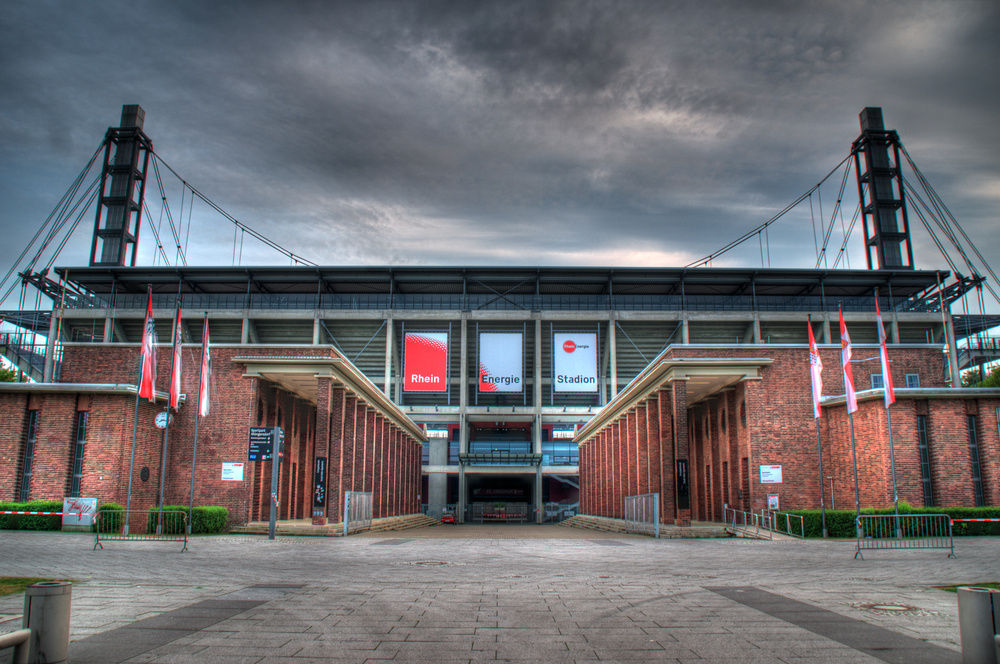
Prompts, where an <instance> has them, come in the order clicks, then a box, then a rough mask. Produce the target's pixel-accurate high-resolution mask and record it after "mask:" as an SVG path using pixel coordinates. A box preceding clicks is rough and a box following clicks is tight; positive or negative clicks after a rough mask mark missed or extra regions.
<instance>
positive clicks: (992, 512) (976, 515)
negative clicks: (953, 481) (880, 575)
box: [788, 501, 1000, 539]
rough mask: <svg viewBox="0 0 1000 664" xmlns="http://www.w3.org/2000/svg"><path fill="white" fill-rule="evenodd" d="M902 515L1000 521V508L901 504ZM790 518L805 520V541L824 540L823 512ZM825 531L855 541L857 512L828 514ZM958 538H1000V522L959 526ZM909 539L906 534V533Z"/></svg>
mask: <svg viewBox="0 0 1000 664" xmlns="http://www.w3.org/2000/svg"><path fill="white" fill-rule="evenodd" d="M899 513H900V514H947V515H948V516H949V517H951V518H952V519H1000V507H913V506H912V505H909V504H908V503H906V502H905V501H900V502H899ZM788 514H797V515H799V516H801V517H802V525H803V528H804V529H805V536H806V537H822V536H823V525H822V515H821V513H820V510H791V511H789V512H788ZM861 514H862V515H869V514H871V515H875V514H893V509H892V508H891V507H890V508H885V509H875V508H872V507H867V508H865V509H863V510H861ZM826 528H827V533H828V534H829V536H830V537H838V538H849V539H853V538H854V537H855V536H856V535H855V532H854V528H855V526H854V510H827V511H826ZM952 533H953V534H954V535H955V537H961V536H964V535H1000V522H994V523H956V524H955V525H954V527H953V528H952ZM903 536H904V537H906V536H907V533H905V532H904V533H903Z"/></svg>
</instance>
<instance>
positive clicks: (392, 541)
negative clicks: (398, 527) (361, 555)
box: [372, 537, 413, 546]
mask: <svg viewBox="0 0 1000 664" xmlns="http://www.w3.org/2000/svg"><path fill="white" fill-rule="evenodd" d="M412 541H413V540H408V539H404V538H402V537H396V538H394V539H384V540H377V541H375V542H372V546H376V545H379V544H382V545H385V546H392V545H393V544H403V543H405V542H412Z"/></svg>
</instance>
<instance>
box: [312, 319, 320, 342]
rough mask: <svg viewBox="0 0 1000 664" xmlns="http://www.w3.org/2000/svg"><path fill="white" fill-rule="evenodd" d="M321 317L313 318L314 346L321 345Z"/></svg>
mask: <svg viewBox="0 0 1000 664" xmlns="http://www.w3.org/2000/svg"><path fill="white" fill-rule="evenodd" d="M319 332H320V329H319V318H314V319H313V346H318V345H319Z"/></svg>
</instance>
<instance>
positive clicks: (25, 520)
mask: <svg viewBox="0 0 1000 664" xmlns="http://www.w3.org/2000/svg"><path fill="white" fill-rule="evenodd" d="M62 507H63V504H62V501H61V500H29V501H27V502H25V503H15V502H13V501H0V512H60V513H61V512H62ZM60 528H62V516H60V515H57V516H42V515H38V514H0V529H3V530H59V529H60Z"/></svg>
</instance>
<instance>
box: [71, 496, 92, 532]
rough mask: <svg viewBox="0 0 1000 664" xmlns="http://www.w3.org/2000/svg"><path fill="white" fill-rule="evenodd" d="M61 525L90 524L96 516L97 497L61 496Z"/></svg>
mask: <svg viewBox="0 0 1000 664" xmlns="http://www.w3.org/2000/svg"><path fill="white" fill-rule="evenodd" d="M62 511H63V515H62V525H64V526H92V525H94V518H95V517H96V516H97V498H63V508H62Z"/></svg>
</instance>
